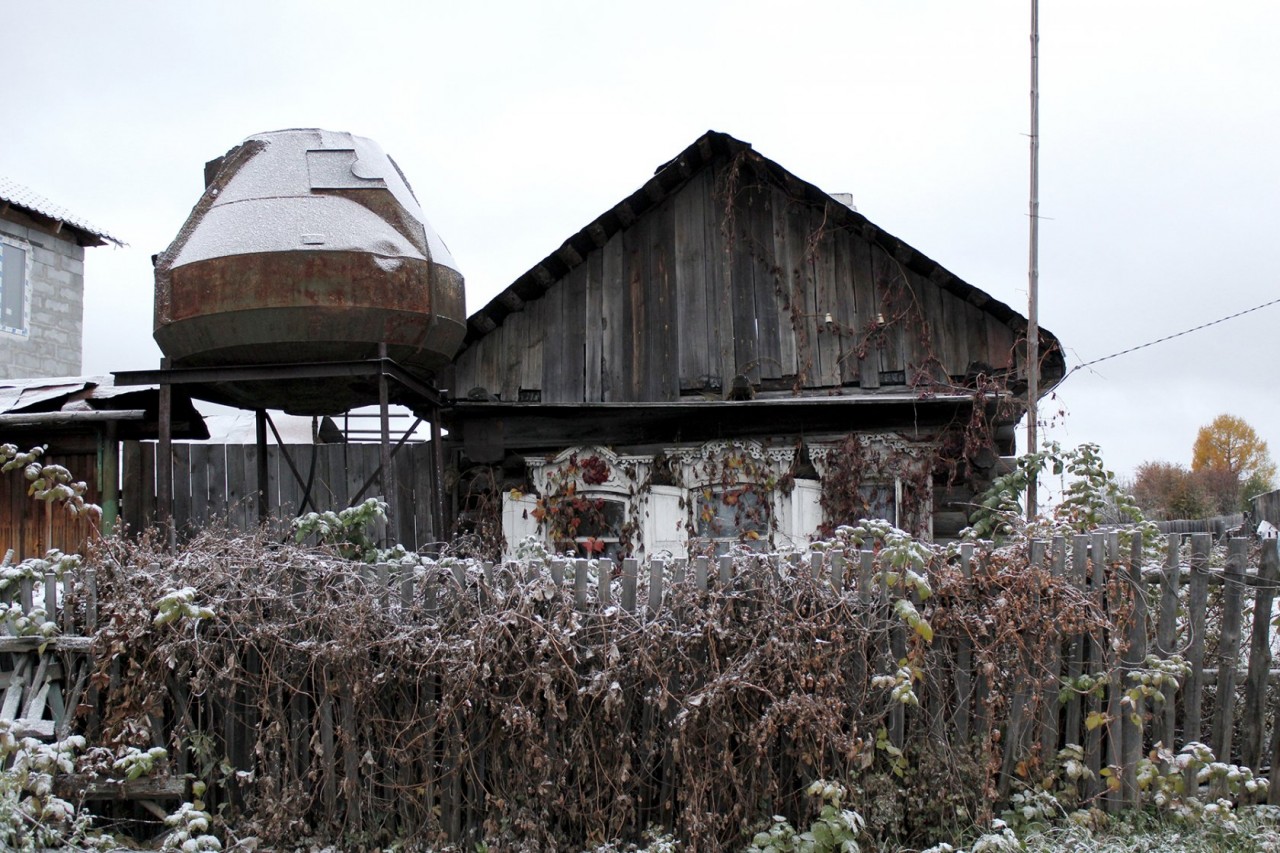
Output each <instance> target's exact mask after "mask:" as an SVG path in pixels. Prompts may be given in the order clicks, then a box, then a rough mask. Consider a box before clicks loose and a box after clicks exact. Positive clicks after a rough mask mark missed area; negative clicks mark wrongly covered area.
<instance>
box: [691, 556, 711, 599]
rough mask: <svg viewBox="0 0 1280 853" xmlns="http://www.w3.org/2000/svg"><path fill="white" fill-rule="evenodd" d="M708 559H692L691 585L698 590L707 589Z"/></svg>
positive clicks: (704, 590) (703, 590)
mask: <svg viewBox="0 0 1280 853" xmlns="http://www.w3.org/2000/svg"><path fill="white" fill-rule="evenodd" d="M709 563H710V560H708V559H707V558H706V557H697V558H695V559H694V561H693V585H694V586H695V587H697V589H698V591H699V592H706V591H707V575H708V568H709Z"/></svg>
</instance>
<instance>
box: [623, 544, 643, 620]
mask: <svg viewBox="0 0 1280 853" xmlns="http://www.w3.org/2000/svg"><path fill="white" fill-rule="evenodd" d="M639 571H640V561H639V560H637V559H636V558H635V557H627V558H626V559H625V560H623V561H622V609H623V610H625V611H627V612H628V613H635V612H636V575H637V574H638V573H639Z"/></svg>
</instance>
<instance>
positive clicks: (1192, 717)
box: [1182, 533, 1212, 796]
mask: <svg viewBox="0 0 1280 853" xmlns="http://www.w3.org/2000/svg"><path fill="white" fill-rule="evenodd" d="M1211 545H1212V539H1211V537H1210V535H1209V534H1208V533H1193V534H1191V579H1190V585H1191V591H1190V596H1189V598H1188V600H1187V611H1188V613H1187V620H1188V624H1189V631H1190V638H1191V642H1190V645H1189V646H1188V648H1187V664H1188V665H1189V666H1190V667H1191V672H1190V674H1189V675H1187V683H1186V687H1185V689H1184V690H1183V702H1184V706H1183V714H1182V740H1183V742H1184V743H1190V742H1192V741H1203V740H1204V735H1202V734H1201V725H1202V722H1203V721H1202V718H1201V711H1200V700H1201V696H1202V693H1203V691H1204V676H1203V673H1204V624H1205V613H1204V611H1205V606H1206V605H1207V604H1208V601H1209V550H1210V548H1211ZM1184 781H1185V783H1186V791H1187V793H1188V794H1189V795H1192V796H1194V795H1195V792H1196V789H1197V783H1196V777H1195V771H1194V770H1193V769H1191V768H1187V773H1186V777H1185V780H1184Z"/></svg>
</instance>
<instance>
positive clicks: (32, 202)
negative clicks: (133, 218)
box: [0, 175, 125, 246]
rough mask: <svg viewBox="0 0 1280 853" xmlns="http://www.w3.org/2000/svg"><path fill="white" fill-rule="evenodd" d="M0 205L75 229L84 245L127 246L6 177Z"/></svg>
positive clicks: (0, 188)
mask: <svg viewBox="0 0 1280 853" xmlns="http://www.w3.org/2000/svg"><path fill="white" fill-rule="evenodd" d="M0 203H4V204H9V205H12V206H14V207H18V208H22V209H23V210H25V211H29V212H31V213H35V214H38V215H39V216H42V217H44V218H46V219H52V220H54V221H55V222H60V223H62V224H63V225H65V226H67V227H68V228H73V229H75V230H76V231H78V232H79V233H80V234H81V235H83V237H84V239H82V240H81V243H82V245H86V246H102V245H105V244H107V243H114V244H115V245H117V246H123V245H125V244H124V241H123V240H121V239H120V238H118V237H114V236H112V235H111V234H110V233H108V232H107V231H106V230H104V229H102V228H99V227H98V226H96V225H94V224H92V223H90V222H88V221H87V220H84V219H82V218H80V217H79V216H76V215H75V214H74V213H72V212H71V211H69V210H67V209H66V208H65V207H63V206H62V205H59V204H54V203H53V202H51V201H49V199H47V198H45V197H44V196H42V195H40V194H39V193H37V192H36V191H35V190H33V189H31V188H30V187H26V186H23V185H22V184H20V183H18V182H17V181H15V180H13V179H12V178H6V177H5V176H4V175H0Z"/></svg>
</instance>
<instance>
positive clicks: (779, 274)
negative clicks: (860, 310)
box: [769, 187, 853, 378]
mask: <svg viewBox="0 0 1280 853" xmlns="http://www.w3.org/2000/svg"><path fill="white" fill-rule="evenodd" d="M791 203H792V202H791V200H790V199H789V198H788V197H787V194H786V193H785V192H783V191H782V190H781V189H780V188H778V187H774V188H773V203H772V204H771V205H770V213H771V214H772V216H770V218H769V221H770V226H771V231H772V234H771V237H772V244H771V245H769V254H770V257H771V259H772V261H771V269H770V274H771V275H772V276H773V283H774V287H773V299H774V302H775V304H776V305H777V307H778V330H777V334H778V365H779V367H778V369H779V373H780V375H781V376H782V377H783V378H786V377H793V376H796V375H797V374H798V373H799V371H800V366H799V356H798V355H797V352H796V328H795V326H796V322H797V321H796V317H797V315H798V314H800V313H801V312H802V311H803V306H802V305H796V304H795V303H794V302H793V301H792V298H793V294H792V291H791V271H790V269H789V268H788V262H789V259H790V249H789V247H788V246H787V209H788V207H789V206H790V205H791ZM841 234H842V236H845V237H847V236H848V235H845V234H844V232H841ZM842 297H843V295H842ZM852 298H853V296H852V293H850V294H848V300H846V301H849V302H851V301H852Z"/></svg>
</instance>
